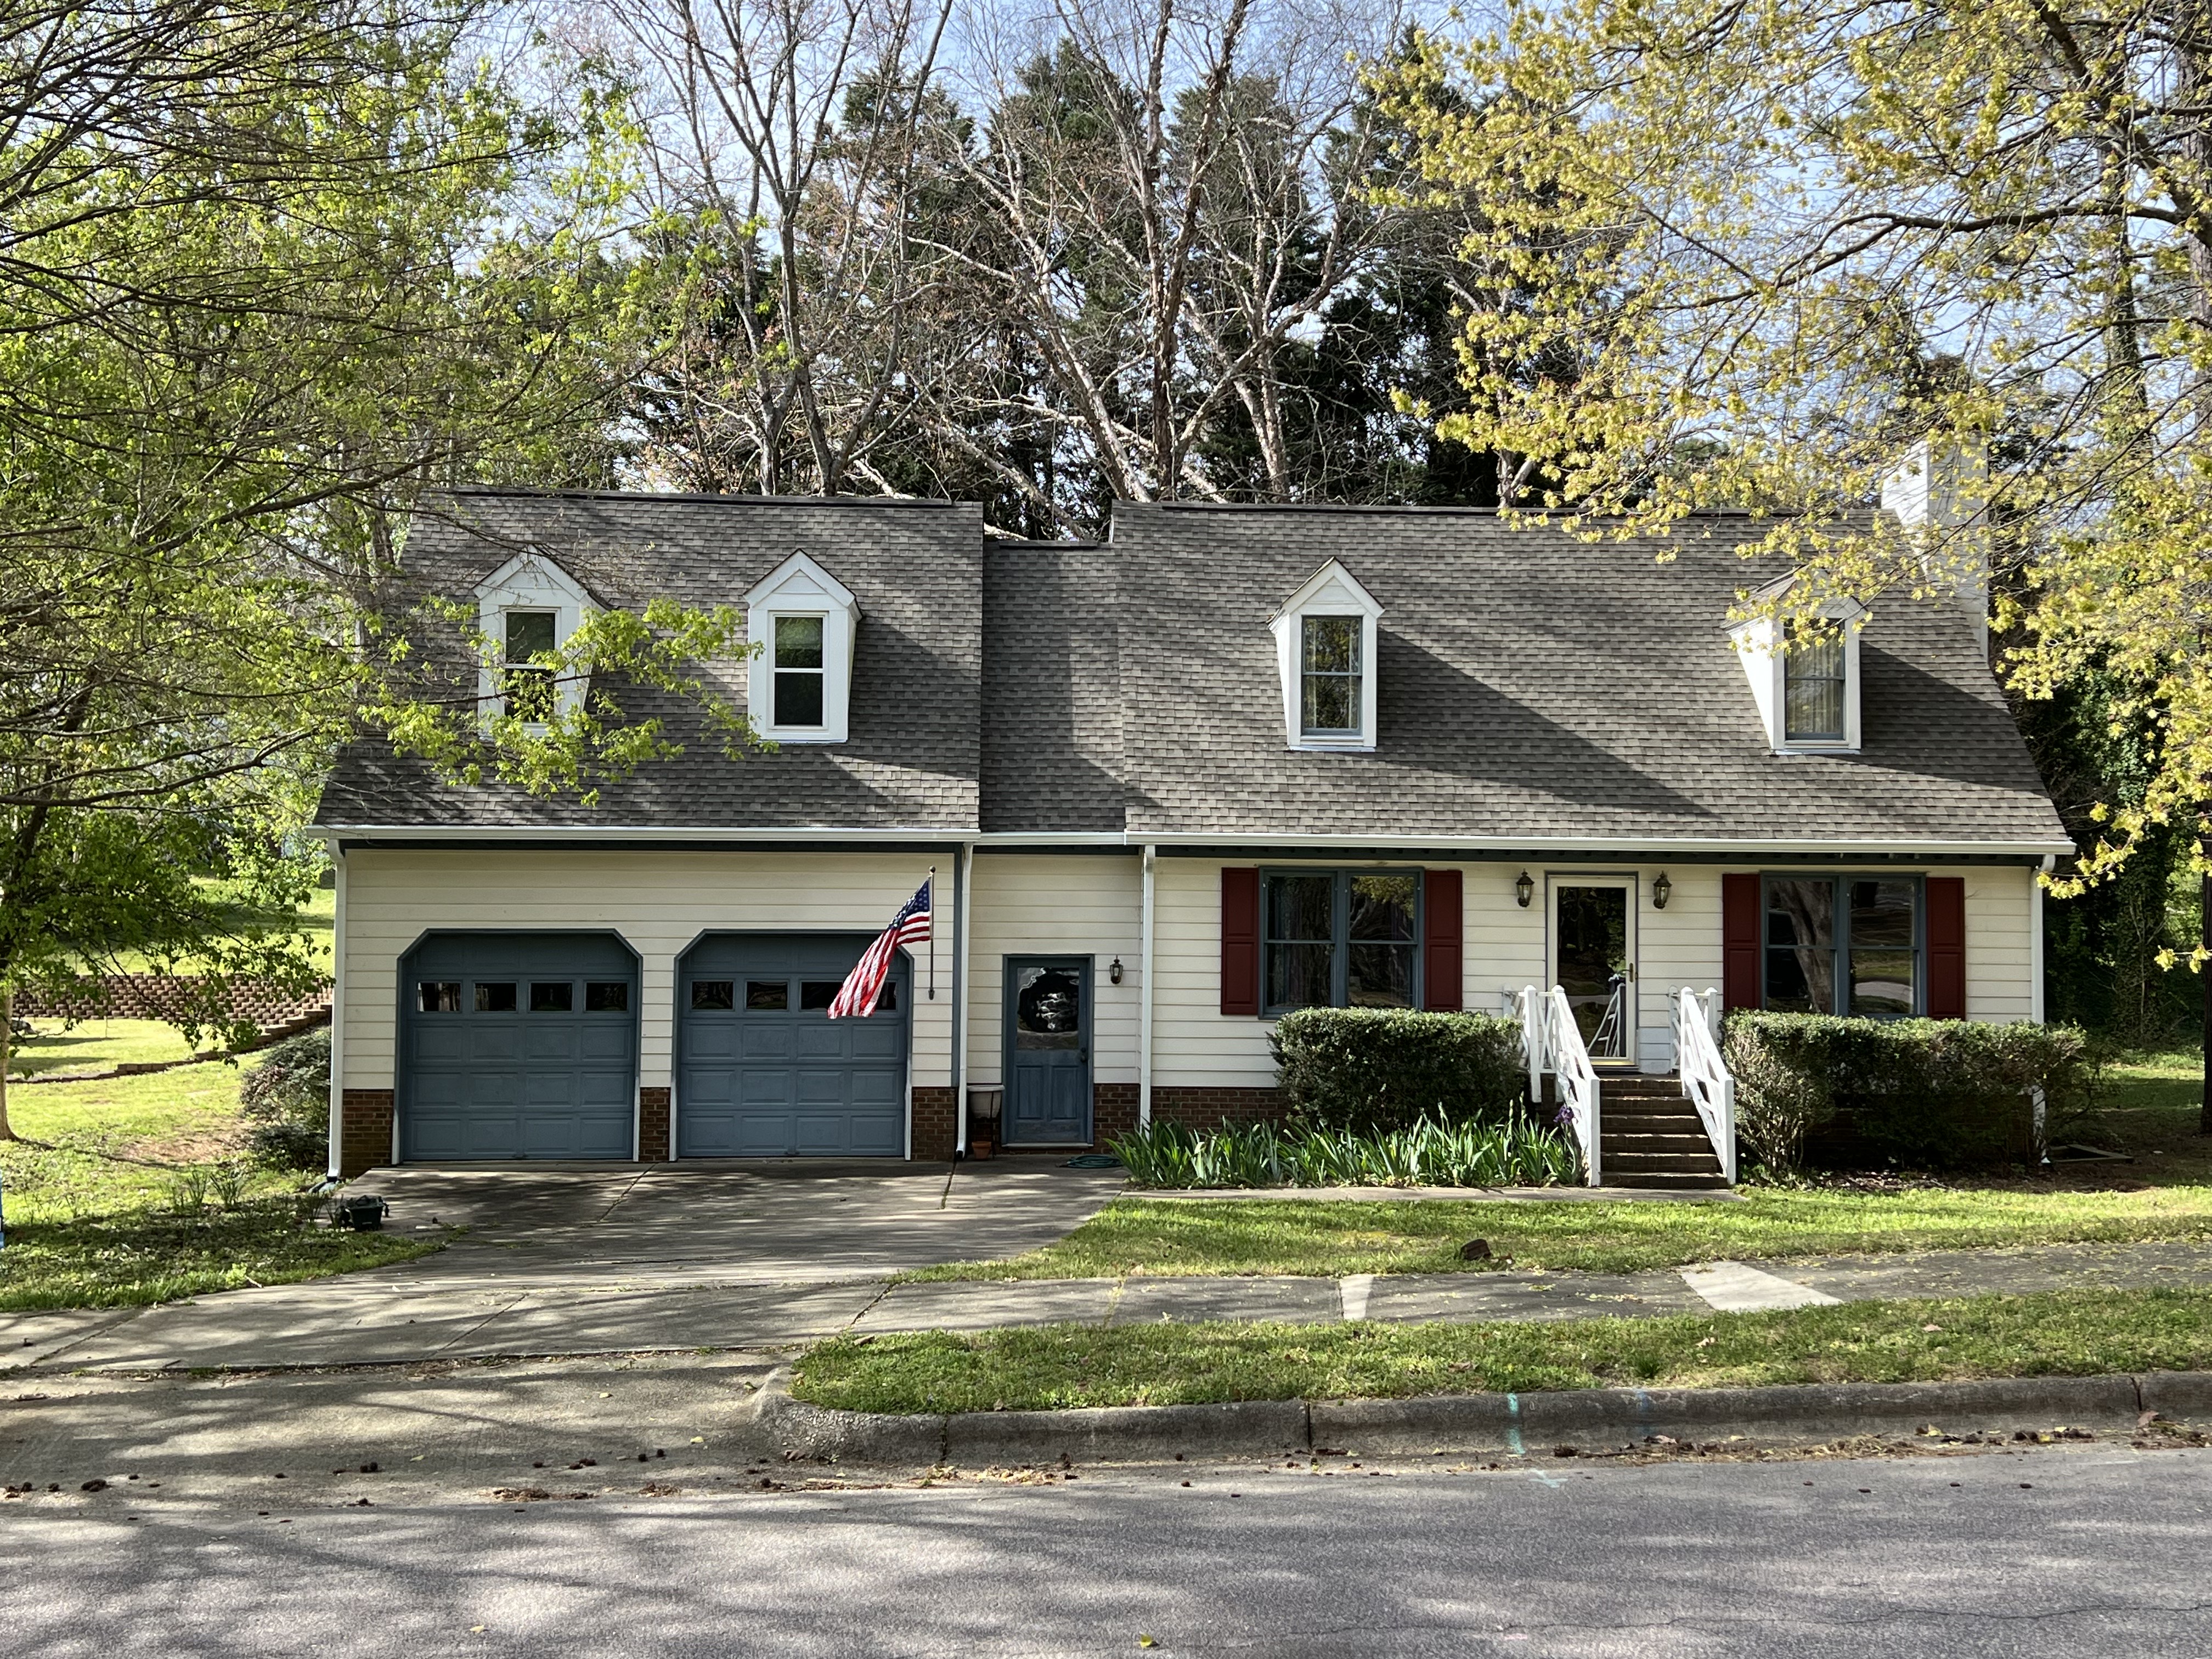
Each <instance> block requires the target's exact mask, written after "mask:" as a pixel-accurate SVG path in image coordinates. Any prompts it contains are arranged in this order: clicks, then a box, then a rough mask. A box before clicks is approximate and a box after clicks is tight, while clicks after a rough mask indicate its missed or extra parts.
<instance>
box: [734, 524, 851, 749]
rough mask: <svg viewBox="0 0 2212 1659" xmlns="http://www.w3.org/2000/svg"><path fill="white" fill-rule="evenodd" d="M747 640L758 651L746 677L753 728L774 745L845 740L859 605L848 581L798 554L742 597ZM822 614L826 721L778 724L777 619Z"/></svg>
mask: <svg viewBox="0 0 2212 1659" xmlns="http://www.w3.org/2000/svg"><path fill="white" fill-rule="evenodd" d="M744 605H745V641H746V642H747V643H748V644H750V645H756V646H758V647H760V649H759V650H758V651H757V653H755V654H754V656H753V658H752V661H751V663H750V667H749V671H748V672H747V674H746V677H745V702H746V707H747V709H748V711H749V712H750V715H751V718H752V723H753V729H754V730H755V731H756V732H759V733H760V735H761V736H763V737H764V738H769V739H771V740H773V741H774V742H776V743H843V742H844V741H846V738H847V737H848V732H849V730H850V726H851V718H852V704H853V652H854V643H855V641H857V640H858V638H859V636H860V602H859V601H858V600H857V599H854V597H853V592H852V590H851V589H850V588H848V587H847V586H845V585H844V583H842V582H841V581H839V580H837V579H836V577H835V576H833V575H831V574H829V572H828V571H827V570H824V569H823V568H822V567H821V566H820V565H819V564H817V563H816V562H814V561H813V560H812V559H811V558H810V557H808V556H806V555H805V554H804V553H794V554H793V555H792V556H790V557H789V558H787V559H786V560H785V561H784V562H782V563H781V564H780V565H778V566H776V568H775V569H774V570H773V571H771V572H769V574H768V576H767V577H766V578H765V579H763V580H762V581H760V582H758V583H757V584H756V585H755V586H754V587H753V588H752V590H751V591H750V592H748V593H747V594H746V595H745V597H744ZM777 617H821V618H822V724H821V725H819V726H778V725H776V724H775V719H774V716H775V619H776V618H777Z"/></svg>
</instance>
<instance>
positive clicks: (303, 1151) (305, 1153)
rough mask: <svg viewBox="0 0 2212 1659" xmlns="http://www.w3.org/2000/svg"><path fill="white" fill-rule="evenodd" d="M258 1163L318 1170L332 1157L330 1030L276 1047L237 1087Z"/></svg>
mask: <svg viewBox="0 0 2212 1659" xmlns="http://www.w3.org/2000/svg"><path fill="white" fill-rule="evenodd" d="M238 1106H239V1110H240V1112H242V1113H243V1114H244V1115H245V1116H246V1121H247V1122H248V1123H249V1124H250V1125H251V1126H252V1127H250V1128H249V1129H248V1130H247V1132H246V1145H247V1146H249V1147H250V1148H251V1149H252V1153H253V1156H254V1157H255V1158H257V1159H258V1160H259V1161H260V1162H261V1163H264V1164H271V1165H274V1166H275V1167H276V1168H277V1169H280V1170H319V1169H321V1168H322V1167H323V1165H324V1163H325V1160H326V1159H327V1158H328V1157H329V1154H330V1133H331V1034H330V1031H329V1029H328V1028H327V1027H325V1029H323V1030H318V1031H308V1032H307V1033H305V1034H303V1035H302V1036H295V1037H287V1038H286V1039H285V1040H284V1041H283V1042H279V1043H276V1044H275V1045H273V1046H272V1047H271V1048H270V1049H269V1052H268V1054H267V1055H266V1057H265V1058H264V1059H263V1060H262V1062H261V1063H260V1064H259V1065H258V1066H255V1067H254V1068H253V1069H252V1071H250V1072H248V1073H246V1080H245V1082H243V1083H242V1084H240V1085H239V1091H238Z"/></svg>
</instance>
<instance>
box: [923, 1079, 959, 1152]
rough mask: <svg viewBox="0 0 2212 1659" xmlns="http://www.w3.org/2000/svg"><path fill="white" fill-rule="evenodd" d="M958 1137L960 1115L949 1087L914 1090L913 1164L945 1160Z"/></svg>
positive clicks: (957, 1142)
mask: <svg viewBox="0 0 2212 1659" xmlns="http://www.w3.org/2000/svg"><path fill="white" fill-rule="evenodd" d="M959 1141H960V1115H959V1112H958V1110H957V1106H956V1104H955V1100H954V1097H953V1093H952V1091H951V1090H950V1089H937V1088H927V1089H925V1088H916V1089H915V1091H914V1158H915V1163H917V1164H935V1163H940V1162H944V1161H946V1160H949V1159H950V1158H951V1156H952V1152H953V1149H954V1148H955V1147H956V1146H958V1145H959Z"/></svg>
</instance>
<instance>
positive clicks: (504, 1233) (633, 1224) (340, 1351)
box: [0, 1158, 1123, 1371]
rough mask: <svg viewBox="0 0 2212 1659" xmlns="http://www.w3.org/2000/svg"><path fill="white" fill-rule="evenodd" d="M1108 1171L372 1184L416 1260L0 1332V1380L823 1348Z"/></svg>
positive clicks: (749, 1169) (493, 1177) (1029, 1166)
mask: <svg viewBox="0 0 2212 1659" xmlns="http://www.w3.org/2000/svg"><path fill="white" fill-rule="evenodd" d="M1122 1180H1123V1176H1122V1174H1121V1171H1120V1170H1071V1169H1068V1168H1066V1167H1065V1162H1064V1160H1063V1159H1060V1158H1049V1159H1048V1158H1030V1159H1023V1158H1005V1159H994V1160H993V1161H992V1162H991V1163H989V1164H962V1165H959V1166H958V1167H957V1170H948V1169H947V1167H946V1166H945V1165H944V1164H937V1165H934V1166H931V1165H914V1164H885V1163H880V1162H877V1163H868V1162H862V1161H860V1160H854V1161H851V1162H831V1161H820V1162H816V1161H799V1160H794V1161H791V1162H776V1163H750V1162H748V1163H729V1164H689V1163H686V1164H673V1165H671V1164H658V1165H646V1166H642V1167H641V1166H639V1165H637V1164H605V1165H599V1166H592V1165H586V1164H562V1165H535V1166H528V1167H525V1168H520V1169H518V1168H516V1167H514V1166H513V1165H509V1164H502V1165H498V1166H490V1165H478V1166H472V1167H449V1168H446V1169H423V1168H415V1167H411V1166H410V1167H408V1168H404V1169H392V1170H371V1171H370V1172H369V1173H368V1174H367V1175H365V1176H362V1178H361V1179H360V1180H359V1181H357V1182H355V1183H354V1184H353V1185H352V1186H351V1187H350V1188H348V1191H349V1193H351V1194H368V1193H374V1194H380V1195H381V1196H382V1197H384V1198H385V1199H386V1200H387V1201H388V1202H389V1203H390V1204H391V1206H392V1214H391V1216H390V1218H389V1219H388V1220H387V1221H386V1224H385V1225H386V1226H387V1227H391V1228H392V1229H395V1230H398V1231H416V1230H422V1231H432V1232H436V1231H444V1230H445V1229H447V1228H449V1227H455V1226H465V1227H466V1228H467V1229H468V1231H467V1232H465V1234H463V1235H462V1236H461V1237H459V1239H457V1240H456V1241H455V1242H454V1243H453V1244H451V1245H449V1246H448V1247H447V1249H444V1250H441V1251H440V1252H438V1253H437V1254H436V1255H430V1256H426V1257H423V1258H422V1260H420V1261H410V1262H402V1263H400V1264H398V1265H397V1266H395V1267H379V1268H374V1269H371V1270H369V1271H367V1272H364V1273H348V1274H345V1275H343V1276H342V1277H340V1278H337V1279H316V1280H313V1281H311V1282H309V1283H307V1284H304V1285H269V1286H266V1287H264V1288H259V1289H254V1290H245V1291H226V1292H223V1293H222V1294H220V1295H211V1296H203V1297H194V1298H192V1299H191V1300H190V1301H186V1302H178V1303H171V1304H165V1305H163V1306H160V1307H155V1308H129V1309H119V1310H118V1309H87V1310H74V1311H70V1312H63V1313H52V1314H19V1315H11V1314H0V1370H4V1369H6V1368H8V1367H9V1366H39V1365H62V1366H67V1367H82V1368H85V1369H88V1370H131V1371H161V1370H179V1369H197V1368H202V1367H214V1366H229V1367H232V1368H234V1369H238V1370H253V1369H258V1368H261V1367H269V1366H296V1365H361V1364H391V1363H394V1362H405V1361H417V1360H455V1359H465V1358H483V1357H489V1356H504V1355H514V1354H562V1353H615V1352H637V1351H647V1350H653V1351H664V1352H665V1351H668V1350H680V1349H684V1348H694V1347H697V1348H709V1347H711V1348H737V1347H757V1346H779V1345H782V1344H787V1343H793V1342H799V1341H805V1340H812V1339H816V1338H819V1337H823V1336H828V1335H830V1334H834V1333H836V1332H837V1331H841V1330H844V1329H847V1328H849V1327H850V1326H851V1325H852V1323H853V1322H854V1320H855V1319H857V1318H859V1317H860V1315H861V1314H863V1313H865V1312H866V1311H867V1310H868V1309H869V1308H871V1307H872V1306H873V1305H874V1304H875V1303H876V1302H877V1301H878V1299H879V1298H881V1297H882V1296H883V1294H884V1279H886V1278H887V1277H889V1276H890V1274H892V1273H897V1272H900V1271H902V1270H903V1269H905V1268H909V1267H927V1266H929V1265H930V1264H932V1263H934V1262H939V1261H976V1260H981V1259H986V1258H989V1257H995V1256H1003V1255H1013V1254H1018V1253H1019V1252H1020V1251H1023V1250H1027V1249H1035V1248H1036V1247H1037V1246H1039V1245H1042V1244H1048V1243H1051V1242H1052V1241H1053V1240H1054V1239H1056V1238H1060V1237H1063V1236H1064V1235H1066V1233H1067V1232H1069V1231H1072V1230H1073V1228H1075V1227H1076V1226H1078V1225H1080V1224H1081V1223H1082V1222H1083V1221H1084V1220H1085V1219H1086V1218H1088V1217H1090V1216H1091V1215H1092V1214H1094V1213H1096V1212H1097V1210H1098V1209H1099V1208H1100V1207H1101V1206H1103V1205H1104V1204H1105V1203H1106V1201H1107V1200H1109V1199H1110V1198H1111V1197H1113V1195H1114V1194H1115V1193H1116V1192H1117V1191H1119V1190H1120V1188H1121V1184H1122Z"/></svg>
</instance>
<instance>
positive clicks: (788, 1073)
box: [676, 933, 912, 1158]
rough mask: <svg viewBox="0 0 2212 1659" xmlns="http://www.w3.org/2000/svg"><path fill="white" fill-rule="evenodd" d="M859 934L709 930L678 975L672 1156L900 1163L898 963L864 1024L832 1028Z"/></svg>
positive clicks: (861, 943) (902, 1046)
mask: <svg viewBox="0 0 2212 1659" xmlns="http://www.w3.org/2000/svg"><path fill="white" fill-rule="evenodd" d="M869 939H870V935H868V934H866V933H718V934H714V935H710V936H709V937H708V938H707V939H702V940H701V941H700V942H699V943H698V944H697V945H694V946H693V947H692V948H691V950H690V951H689V952H688V953H687V954H686V955H685V956H684V959H683V961H682V963H679V964H678V970H677V975H676V981H677V983H676V1008H677V1024H678V1054H679V1056H680V1059H679V1064H678V1073H677V1080H676V1155H677V1156H678V1158H830V1157H845V1158H851V1157H866V1158H899V1157H902V1156H903V1155H904V1153H905V1151H906V1056H907V1030H908V1018H909V1017H910V1015H911V1013H912V999H911V997H910V996H909V994H908V993H909V990H910V988H911V976H910V972H909V964H908V960H907V958H906V957H905V955H904V954H903V953H902V954H901V955H899V956H898V957H896V961H895V965H894V966H893V967H892V969H891V973H890V981H889V982H888V983H887V984H886V985H885V986H884V995H883V1000H881V1001H880V1002H879V1003H878V1005H877V1006H876V1012H875V1013H874V1014H873V1015H872V1016H871V1017H870V1018H866V1019H836V1020H833V1019H831V1018H829V1004H830V1001H831V1000H832V999H833V998H834V997H836V994H837V988H838V987H839V986H840V985H842V983H843V982H844V979H845V975H847V974H848V973H850V972H851V971H852V969H853V966H854V963H857V962H858V961H859V960H860V953H861V952H862V951H866V949H867V948H868V942H869Z"/></svg>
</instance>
